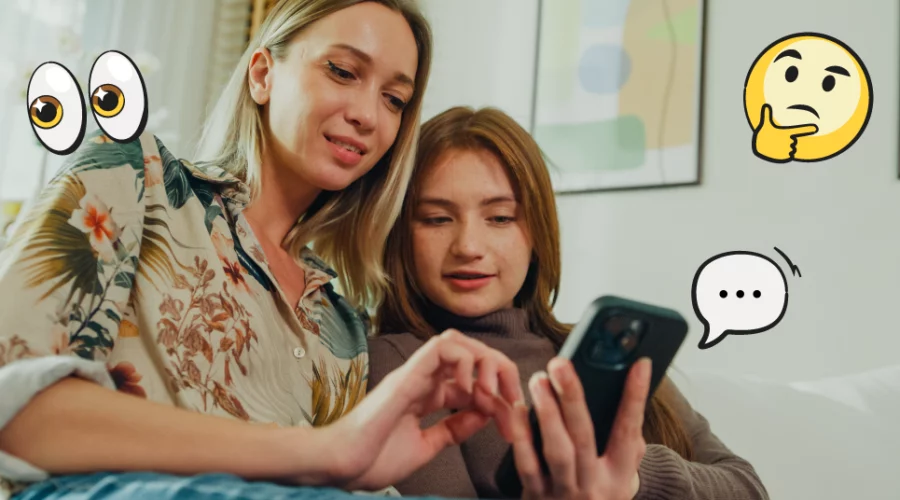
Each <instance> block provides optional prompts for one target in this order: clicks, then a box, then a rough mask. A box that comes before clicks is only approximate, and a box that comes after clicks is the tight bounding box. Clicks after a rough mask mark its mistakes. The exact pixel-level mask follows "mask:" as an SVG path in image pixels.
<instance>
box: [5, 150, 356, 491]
mask: <svg viewBox="0 0 900 500" xmlns="http://www.w3.org/2000/svg"><path fill="white" fill-rule="evenodd" d="M248 201H249V189H248V188H247V186H246V185H245V184H244V183H242V182H241V181H239V180H238V179H237V178H235V177H233V176H231V175H230V174H228V173H226V172H225V171H223V170H222V169H220V168H217V167H216V166H213V165H208V164H207V165H201V164H197V165H194V164H191V163H190V162H187V161H184V160H178V159H176V158H175V157H174V156H172V154H171V153H170V152H169V151H168V150H167V149H166V148H165V146H164V145H163V144H162V143H161V142H160V141H159V140H158V139H157V138H156V137H154V136H153V135H151V134H149V133H146V132H145V133H144V134H143V135H142V136H141V137H140V138H139V139H138V140H135V141H134V142H131V143H127V144H120V143H116V142H113V141H111V140H110V139H108V138H107V137H105V136H104V135H102V134H100V133H95V134H93V135H90V136H88V137H87V138H86V139H85V141H84V144H83V145H82V147H81V148H80V149H79V150H78V151H77V152H76V153H74V154H73V155H72V156H71V157H70V158H69V159H67V162H66V165H65V166H64V167H63V169H62V170H61V171H60V173H58V174H57V175H56V176H55V178H54V179H53V180H52V181H51V183H50V185H49V186H48V187H47V188H46V189H45V190H44V191H43V193H42V195H41V197H40V199H39V200H38V201H37V203H36V205H35V207H34V208H33V209H32V210H30V211H29V212H28V214H27V217H26V218H25V219H24V221H23V222H22V224H21V225H20V226H19V227H18V229H17V230H16V231H15V233H14V235H13V236H12V238H10V241H9V243H8V245H7V247H6V248H4V249H3V250H2V252H0V325H2V327H0V394H3V395H4V396H3V398H2V399H0V426H3V425H6V423H7V422H8V421H9V420H10V419H11V418H12V417H13V416H14V415H15V414H16V413H17V412H18V411H19V410H20V409H21V408H22V407H24V406H25V405H26V404H27V402H28V401H29V400H30V398H31V397H32V396H33V395H34V394H35V393H36V392H38V391H39V390H41V389H43V388H45V387H47V386H49V385H51V384H52V383H54V382H55V381H57V380H59V379H61V378H63V377H65V376H68V375H71V374H78V375H80V376H82V377H86V378H89V379H92V380H95V381H97V382H98V383H100V384H103V385H106V386H107V387H109V388H115V389H117V390H119V391H122V392H125V393H128V394H132V395H134V396H135V397H141V398H147V399H150V400H153V401H157V402H161V403H164V404H169V405H173V406H178V407H181V408H186V409H189V410H193V411H197V412H202V413H206V414H210V415H220V416H226V417H231V418H235V419H239V420H244V421H247V422H254V423H262V424H272V423H274V424H277V425H279V426H297V425H311V426H320V425H324V424H328V423H329V422H332V421H334V420H335V419H337V418H339V417H341V416H342V415H344V414H346V413H347V412H349V411H350V410H351V409H352V408H353V407H354V406H355V405H356V404H357V402H358V401H359V400H360V398H362V397H363V396H364V395H365V393H366V381H367V376H368V353H367V345H366V334H367V323H366V321H365V320H364V316H362V315H360V314H359V313H358V311H357V310H355V309H354V308H353V307H351V306H350V304H349V303H348V302H347V301H345V300H344V298H342V297H341V296H340V295H338V294H337V293H336V292H335V290H334V289H333V286H332V283H331V280H332V279H333V278H335V277H336V274H335V272H334V271H333V270H332V269H331V268H329V267H328V266H327V265H326V264H325V263H324V262H322V261H321V260H320V259H319V258H318V257H317V256H316V255H315V254H314V253H313V252H312V251H311V250H309V249H307V250H306V251H305V253H304V254H303V266H302V267H303V270H304V271H305V281H306V288H305V291H304V292H303V294H302V298H301V299H300V301H299V303H298V304H288V303H287V301H286V299H285V295H284V294H283V293H282V291H281V289H280V288H279V285H278V283H277V282H276V280H275V278H274V276H273V275H272V273H271V272H270V270H269V268H268V266H267V264H266V258H265V256H264V255H263V252H262V250H261V247H260V245H259V243H258V241H257V240H256V238H255V237H254V235H253V232H252V230H251V228H250V226H249V224H248V223H247V221H246V219H245V218H244V217H243V215H242V209H243V208H244V207H245V206H246V204H247V203H248ZM45 477H46V473H43V472H42V471H40V470H38V469H36V468H34V467H33V466H30V465H29V464H27V463H25V462H23V461H21V460H19V459H17V458H16V457H12V456H10V455H8V454H3V453H2V452H0V479H3V480H4V482H5V483H6V488H7V491H10V488H11V487H12V486H15V485H19V486H21V485H22V484H23V483H27V482H29V481H32V482H33V481H38V480H41V479H43V478H45ZM0 490H2V488H0Z"/></svg>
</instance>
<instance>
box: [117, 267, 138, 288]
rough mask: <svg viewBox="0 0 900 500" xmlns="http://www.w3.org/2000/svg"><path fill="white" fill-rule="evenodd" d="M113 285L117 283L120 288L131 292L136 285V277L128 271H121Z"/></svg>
mask: <svg viewBox="0 0 900 500" xmlns="http://www.w3.org/2000/svg"><path fill="white" fill-rule="evenodd" d="M113 283H115V284H116V286H118V287H122V288H125V289H127V290H130V289H131V287H132V285H133V284H134V275H133V274H131V273H129V272H128V271H120V272H119V274H117V275H116V277H115V279H114V280H113Z"/></svg>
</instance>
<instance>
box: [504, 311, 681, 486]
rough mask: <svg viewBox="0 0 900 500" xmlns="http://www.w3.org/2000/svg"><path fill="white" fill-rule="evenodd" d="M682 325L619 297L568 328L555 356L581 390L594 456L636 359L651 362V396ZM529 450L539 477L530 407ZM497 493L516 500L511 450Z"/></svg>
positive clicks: (673, 316) (536, 429)
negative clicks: (566, 365) (567, 366)
mask: <svg viewBox="0 0 900 500" xmlns="http://www.w3.org/2000/svg"><path fill="white" fill-rule="evenodd" d="M687 330H688V327H687V322H686V321H685V320H684V318H683V317H682V316H681V315H680V314H678V312H676V311H674V310H671V309H666V308H662V307H657V306H653V305H650V304H645V303H642V302H637V301H634V300H629V299H625V298H621V297H615V296H610V295H605V296H603V297H600V298H598V299H597V300H595V301H594V302H592V303H591V304H590V306H588V308H587V310H586V311H585V313H584V316H583V317H582V319H581V321H579V322H578V324H577V325H576V326H575V327H574V328H573V329H572V331H571V332H570V333H569V335H568V337H567V338H566V341H565V343H564V344H563V346H562V348H561V349H560V351H559V356H560V357H563V358H567V359H569V360H571V361H572V365H573V366H574V368H575V371H576V372H577V373H578V377H579V379H580V380H581V384H582V386H584V394H585V400H586V402H587V406H588V410H589V411H590V413H591V419H592V420H593V422H594V435H595V437H596V441H597V453H598V456H600V455H602V454H603V451H604V450H605V449H606V442H607V440H608V439H609V434H610V431H611V430H612V426H613V422H614V421H615V419H616V413H617V412H618V409H619V401H620V400H621V398H622V392H623V390H624V388H625V379H626V378H627V375H628V371H629V370H630V368H631V366H632V365H633V364H634V363H635V362H636V361H637V360H638V359H640V358H643V357H648V358H650V359H651V360H652V361H653V374H652V376H651V379H650V393H649V396H648V401H649V397H652V395H653V393H654V391H655V390H656V387H657V386H658V385H659V383H660V381H661V380H662V378H663V376H665V374H666V370H667V369H668V367H669V364H670V363H671V362H672V359H673V358H674V357H675V354H676V353H677V352H678V349H679V347H681V344H682V342H683V341H684V338H685V336H686V335H687ZM529 420H530V422H531V433H532V437H533V439H534V448H535V451H536V452H537V455H538V459H539V460H540V464H541V468H542V470H543V472H544V474H545V475H546V474H549V470H548V468H547V463H546V461H545V460H544V455H543V441H542V440H541V433H540V426H539V424H538V419H537V415H536V414H535V411H534V408H532V409H531V411H530V412H529ZM495 480H496V481H497V486H498V488H499V489H500V492H501V493H503V494H504V495H505V496H507V497H511V498H520V497H521V494H522V484H521V482H520V481H519V474H518V472H517V471H516V466H515V460H514V457H513V451H512V447H510V449H509V450H508V451H507V453H506V456H505V457H504V458H503V461H502V462H501V463H500V467H498V469H497V472H496V474H495Z"/></svg>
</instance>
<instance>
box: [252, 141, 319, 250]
mask: <svg viewBox="0 0 900 500" xmlns="http://www.w3.org/2000/svg"><path fill="white" fill-rule="evenodd" d="M259 180H260V191H259V193H258V196H256V199H255V200H253V202H251V203H250V205H248V206H247V208H245V209H244V216H245V217H246V218H247V220H248V221H249V222H250V225H251V226H252V227H253V232H254V233H256V237H257V238H265V240H266V241H267V242H269V243H271V244H272V245H273V246H277V247H279V248H280V247H281V242H282V241H283V240H284V237H285V236H287V234H288V232H289V231H290V230H291V228H293V227H294V225H295V224H296V223H297V220H298V219H299V218H300V216H302V215H303V214H304V213H306V211H307V210H308V209H309V207H310V206H311V205H312V203H313V202H314V201H315V200H316V197H317V196H319V193H320V192H321V190H320V189H318V188H315V187H313V186H310V185H309V184H308V183H306V182H304V181H303V180H301V179H300V178H299V177H298V176H297V174H296V173H295V172H294V171H293V169H291V168H289V167H287V166H285V165H284V164H283V163H279V162H276V161H274V159H272V158H268V157H266V156H265V155H264V157H263V159H262V165H261V167H260V179H259Z"/></svg>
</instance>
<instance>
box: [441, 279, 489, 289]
mask: <svg viewBox="0 0 900 500" xmlns="http://www.w3.org/2000/svg"><path fill="white" fill-rule="evenodd" d="M444 279H446V280H447V281H448V282H449V283H450V285H451V286H453V287H454V288H458V289H460V290H477V289H479V288H483V287H485V286H487V285H488V284H490V282H491V280H492V279H494V276H482V277H480V278H460V277H459V276H455V275H449V276H444Z"/></svg>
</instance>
